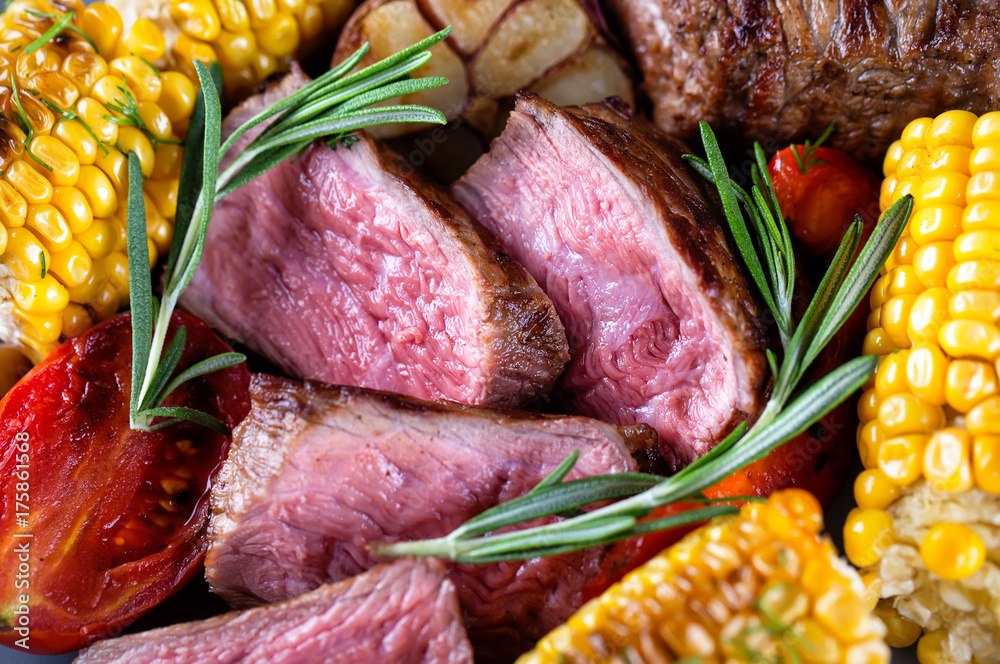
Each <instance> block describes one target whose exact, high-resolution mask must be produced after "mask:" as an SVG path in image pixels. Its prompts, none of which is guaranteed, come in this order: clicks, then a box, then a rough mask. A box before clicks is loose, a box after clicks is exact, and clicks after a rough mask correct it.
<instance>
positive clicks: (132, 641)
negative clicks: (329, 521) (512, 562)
mask: <svg viewBox="0 0 1000 664" xmlns="http://www.w3.org/2000/svg"><path fill="white" fill-rule="evenodd" d="M235 662H241V663H244V664H314V663H315V664H334V663H341V662H342V663H343V664H366V663H370V664H472V647H471V646H470V645H469V640H468V639H467V638H466V635H465V628H464V627H463V626H462V622H461V618H460V617H459V613H458V602H457V601H456V597H455V587H454V585H453V584H452V582H451V581H449V580H448V579H447V578H446V577H445V572H444V567H443V566H442V565H441V564H440V563H438V562H436V561H413V560H399V561H396V562H394V563H392V564H391V565H382V566H380V567H376V568H375V569H373V570H371V571H370V572H367V573H365V574H362V575H361V576H356V577H353V578H351V579H348V580H346V581H342V582H340V583H338V584H336V585H329V586H323V587H321V588H319V589H317V590H313V591H312V592H310V593H307V594H304V595H300V596H299V597H296V598H295V599H291V600H288V601H285V602H281V603H280V604H271V605H269V606H262V607H259V608H256V609H247V610H245V611H239V612H232V613H227V614H225V615H221V616H216V617H215V618H209V619H208V620H200V621H198V622H190V623H182V624H179V625H171V626H170V627H163V628H161V629H154V630H151V631H148V632H141V633H139V634H131V635H129V636H123V637H121V638H117V639H111V640H109V641H101V642H98V643H96V644H94V645H92V646H91V647H90V648H88V649H87V650H85V651H83V653H82V654H81V655H80V656H79V657H78V658H77V659H76V664H230V663H235Z"/></svg>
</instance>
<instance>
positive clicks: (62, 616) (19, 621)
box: [0, 313, 250, 653]
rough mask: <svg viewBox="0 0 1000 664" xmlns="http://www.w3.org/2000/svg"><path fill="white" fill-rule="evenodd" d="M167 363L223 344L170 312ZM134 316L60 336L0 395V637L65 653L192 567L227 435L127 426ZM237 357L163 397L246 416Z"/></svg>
mask: <svg viewBox="0 0 1000 664" xmlns="http://www.w3.org/2000/svg"><path fill="white" fill-rule="evenodd" d="M180 325H183V326H184V327H185V328H186V329H187V347H186V349H185V351H184V354H183V356H182V358H181V361H180V364H179V365H178V366H179V368H178V371H180V370H182V369H184V368H186V367H189V366H191V365H193V364H195V363H197V362H199V361H201V360H204V359H206V358H208V357H211V356H213V355H217V354H219V353H223V352H227V351H229V350H231V349H230V348H229V347H228V346H227V345H226V344H225V343H224V342H223V341H222V340H221V339H219V338H218V337H217V336H215V334H214V333H212V331H211V330H209V328H208V327H207V326H206V325H205V324H204V323H202V322H201V321H200V320H198V319H196V318H194V317H192V316H189V315H187V314H182V313H176V314H174V316H173V319H172V320H171V327H170V331H169V334H168V339H167V342H168V343H169V341H170V339H171V338H172V337H173V334H174V333H175V331H176V330H177V329H178V327H179V326H180ZM131 347H132V329H131V318H130V316H129V315H128V314H122V315H120V316H117V317H116V318H113V319H112V320H110V321H108V322H106V323H104V324H102V325H99V326H97V327H95V328H93V329H91V330H90V331H88V332H86V333H85V334H83V335H81V336H79V337H76V338H74V339H71V340H69V341H67V342H65V343H64V344H63V345H61V346H60V347H59V348H58V349H56V350H55V351H54V352H53V353H52V354H51V355H50V356H49V357H48V358H46V359H45V360H44V361H43V362H42V363H41V364H39V365H38V366H36V367H35V368H34V369H32V371H31V372H30V373H29V374H28V375H27V376H25V377H24V378H23V379H22V380H21V381H20V382H19V383H18V384H17V385H16V386H14V388H13V389H12V390H11V391H10V392H9V393H8V394H7V395H6V397H5V398H4V399H3V401H0V464H2V468H0V478H2V479H0V507H2V509H0V578H2V579H5V580H6V581H5V583H3V584H2V586H0V643H3V644H4V645H7V646H11V647H15V648H17V649H19V650H23V649H24V648H25V646H27V649H28V650H29V651H30V652H32V653H62V652H68V651H71V650H76V649H78V648H80V647H82V646H84V645H86V644H87V643H90V642H92V641H95V640H97V639H100V638H105V637H108V636H112V635H114V634H117V633H119V632H120V631H121V630H122V629H123V628H124V627H125V626H126V625H128V624H129V623H131V622H132V621H134V620H135V619H136V618H138V617H139V616H141V615H142V614H143V613H145V612H146V611H148V610H149V609H151V608H152V607H153V606H155V605H156V604H157V603H159V602H160V601H161V600H163V599H164V598H165V597H167V596H168V595H170V594H172V593H173V592H174V591H175V590H177V589H179V588H180V587H181V586H182V585H183V584H184V583H186V582H187V581H188V580H190V579H191V578H192V576H193V575H194V574H195V573H196V572H197V571H198V569H199V566H200V564H201V560H202V558H203V555H204V549H205V541H204V528H205V521H206V518H207V514H208V492H209V490H210V488H211V482H212V479H213V478H214V476H215V473H216V471H217V470H218V468H219V466H220V464H221V463H222V460H223V459H224V458H225V455H226V452H227V450H228V447H229V438H228V437H226V436H223V435H220V434H218V433H215V432H213V431H210V430H208V429H205V428H203V427H200V426H197V425H194V424H190V423H180V424H177V425H175V426H171V427H168V428H167V429H164V430H162V431H158V432H138V431H133V430H132V429H131V428H130V427H129V417H128V411H129V390H128V388H129V385H130V383H131V357H132V353H131ZM249 380H250V375H249V373H248V372H247V369H246V366H245V365H240V366H238V367H234V368H231V369H226V370H223V371H219V372H216V373H213V374H209V375H208V376H203V377H201V378H198V379H195V380H193V381H190V382H189V383H187V384H186V385H183V386H181V387H180V388H178V389H177V390H176V391H175V392H174V393H173V394H172V395H171V396H170V398H169V399H168V400H167V402H166V404H165V405H168V406H186V407H190V408H197V409H199V410H203V411H205V412H207V413H209V414H210V415H213V416H215V417H216V418H218V419H219V420H220V421H222V422H223V423H224V424H225V425H226V426H227V427H229V428H230V429H231V428H232V427H234V426H236V424H238V423H239V422H240V420H242V419H243V418H244V417H245V416H246V414H247V413H248V412H249V408H250V400H249V391H248V390H249Z"/></svg>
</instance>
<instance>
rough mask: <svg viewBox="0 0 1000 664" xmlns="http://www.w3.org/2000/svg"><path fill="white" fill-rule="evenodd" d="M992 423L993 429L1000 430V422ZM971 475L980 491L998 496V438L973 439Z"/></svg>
mask: <svg viewBox="0 0 1000 664" xmlns="http://www.w3.org/2000/svg"><path fill="white" fill-rule="evenodd" d="M993 422H994V427H996V428H1000V422H997V420H993ZM972 474H973V476H974V477H975V480H976V486H978V487H979V488H980V489H982V490H983V491H985V492H987V493H992V494H1000V436H996V435H979V436H976V437H975V438H973V440H972Z"/></svg>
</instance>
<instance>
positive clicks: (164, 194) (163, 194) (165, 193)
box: [145, 179, 180, 219]
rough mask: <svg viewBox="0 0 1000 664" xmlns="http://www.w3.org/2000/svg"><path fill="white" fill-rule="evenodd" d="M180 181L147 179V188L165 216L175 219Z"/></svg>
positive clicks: (157, 207) (147, 191)
mask: <svg viewBox="0 0 1000 664" xmlns="http://www.w3.org/2000/svg"><path fill="white" fill-rule="evenodd" d="M179 185H180V181H179V180H177V179H172V180H147V181H146V186H145V190H146V193H147V194H149V197H150V198H151V199H152V200H153V203H154V204H155V205H156V209H157V210H159V211H160V214H162V215H163V216H164V217H167V218H169V219H173V218H174V217H175V216H176V215H177V190H178V187H179Z"/></svg>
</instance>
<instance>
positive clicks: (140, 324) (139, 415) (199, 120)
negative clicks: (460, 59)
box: [109, 28, 451, 433]
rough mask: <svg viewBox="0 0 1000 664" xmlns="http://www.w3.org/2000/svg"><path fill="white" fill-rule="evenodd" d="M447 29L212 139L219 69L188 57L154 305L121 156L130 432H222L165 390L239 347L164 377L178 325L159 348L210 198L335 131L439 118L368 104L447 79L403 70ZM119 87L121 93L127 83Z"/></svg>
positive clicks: (133, 178)
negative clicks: (172, 210) (191, 426)
mask: <svg viewBox="0 0 1000 664" xmlns="http://www.w3.org/2000/svg"><path fill="white" fill-rule="evenodd" d="M450 32H451V29H450V28H448V29H445V30H442V31H441V32H439V33H437V34H435V35H433V36H431V37H428V38H427V39H424V40H423V41H421V42H419V43H417V44H414V45H413V46H411V47H410V48H407V49H405V50H403V51H401V52H400V53H397V54H396V55H394V56H391V57H389V58H387V59H385V60H382V61H381V62H378V63H376V64H374V65H372V66H370V67H367V68H365V69H364V70H362V71H360V72H358V73H356V74H352V75H350V76H348V75H347V74H348V72H349V71H350V70H351V69H353V68H354V67H355V66H356V65H357V64H358V63H359V62H360V61H361V59H362V58H364V56H365V55H366V54H367V52H368V45H367V44H366V45H364V46H362V47H361V48H360V49H359V50H358V51H357V52H355V53H354V54H353V55H352V56H351V57H350V58H348V59H347V60H346V61H345V62H344V63H342V64H341V65H340V66H338V67H336V68H335V69H333V70H332V71H330V72H328V73H327V74H324V75H323V76H321V77H319V78H317V79H316V80H315V81H313V82H311V83H309V84H308V85H306V86H305V87H303V88H302V89H301V90H299V91H297V92H295V93H293V94H291V95H289V96H288V97H286V98H285V99H283V100H281V101H280V102H278V103H277V104H276V105H275V106H272V107H271V108H269V109H267V110H265V111H263V112H262V113H260V114H259V115H257V116H256V117H255V118H253V119H252V120H250V121H249V122H248V123H246V124H245V125H243V126H242V127H241V128H240V129H238V130H237V131H236V132H235V133H234V134H233V135H232V136H230V138H229V139H228V140H227V141H226V142H225V143H223V144H221V145H220V142H221V140H220V139H221V133H222V129H221V115H222V108H221V104H220V101H219V90H220V89H221V69H220V68H219V67H218V65H213V66H212V68H211V70H210V69H209V68H207V67H205V66H204V65H203V64H202V63H200V62H196V63H195V69H196V70H197V73H198V79H199V82H200V83H201V89H202V92H201V94H200V95H199V100H198V104H197V105H196V108H195V113H194V115H193V116H192V118H191V122H190V127H189V129H188V140H187V146H186V149H185V155H184V162H183V165H182V169H181V182H180V191H181V196H180V199H179V200H178V204H177V217H176V219H175V224H174V239H173V243H172V244H171V247H170V254H169V256H168V259H167V268H166V272H165V274H164V280H163V283H164V288H163V297H162V299H161V300H160V301H159V302H156V301H155V300H154V298H153V296H152V286H151V283H150V276H149V271H148V269H147V266H148V265H149V256H148V252H147V247H146V235H145V225H146V216H145V210H144V207H143V197H142V172H141V169H140V167H139V160H138V157H137V156H136V155H135V153H134V152H130V153H129V207H128V233H129V241H128V254H129V273H130V274H129V278H130V296H131V300H132V344H133V345H132V362H133V363H132V394H131V401H130V411H129V419H130V424H131V426H132V428H133V429H138V430H145V431H151V430H155V429H159V428H163V427H164V426H169V425H171V424H174V423H176V422H179V421H181V420H187V421H192V422H196V423H198V424H201V425H204V426H207V427H209V428H212V429H216V430H219V431H222V432H223V433H225V431H226V430H225V427H224V426H223V425H222V423H221V422H219V421H218V420H216V419H215V418H213V417H211V416H209V415H207V414H205V413H202V412H200V411H195V410H191V409H186V408H165V407H163V406H162V404H163V402H164V400H165V399H166V398H167V397H168V396H169V395H170V393H171V392H172V391H173V390H174V389H176V388H177V387H178V386H179V385H181V384H183V383H184V382H185V381H187V380H190V379H191V378H194V377H196V376H201V375H204V374H207V373H211V372H213V371H217V370H219V369H222V368H225V367H230V366H234V365H236V364H240V363H242V362H244V361H245V360H246V358H245V357H244V356H243V355H240V354H238V353H225V354H223V355H218V356H216V357H213V358H210V359H208V360H205V361H204V362H201V363H200V364H197V365H195V366H193V367H191V368H189V369H187V370H186V371H184V372H182V373H181V374H180V375H178V376H176V377H174V378H173V379H171V375H172V374H173V372H174V370H175V369H176V367H177V363H178V361H179V359H180V355H181V352H182V351H183V348H184V341H185V336H186V334H185V331H184V329H183V328H181V329H180V330H178V332H177V334H176V335H175V336H174V339H173V341H172V342H171V344H170V346H169V347H168V348H167V350H166V352H164V345H165V343H166V334H167V328H168V326H169V324H170V317H171V315H172V314H173V311H174V309H175V307H176V306H177V301H178V299H179V298H180V295H181V293H182V292H183V290H184V289H185V288H186V287H187V285H188V283H190V281H191V279H192V278H193V277H194V273H195V270H196V269H197V267H198V262H199V260H200V259H201V254H202V251H203V249H204V246H205V235H206V233H207V231H208V223H209V219H210V218H211V216H212V209H213V207H214V206H215V204H216V202H217V201H218V200H220V199H221V198H222V197H223V196H225V195H226V194H228V193H230V192H232V191H234V190H236V189H237V188H238V187H240V186H242V185H243V184H246V183H247V182H249V181H250V180H252V179H253V178H255V177H257V176H258V175H260V174H262V173H264V172H265V171H267V170H269V169H270V168H272V167H274V166H276V165H278V164H279V163H281V162H282V161H284V159H285V158H286V157H289V156H291V155H294V154H296V153H298V152H300V151H302V150H304V149H305V148H307V147H309V145H311V144H312V142H313V141H314V140H316V139H324V140H326V139H329V138H330V137H342V136H344V135H345V134H346V133H347V132H350V131H352V130H354V129H360V128H362V127H367V126H370V125H374V124H383V123H394V122H432V123H436V124H444V123H445V118H444V115H443V114H442V113H440V112H439V111H436V110H434V109H431V108H426V107H423V106H378V107H375V108H368V106H372V105H375V104H379V103H381V102H384V101H386V100H387V99H391V98H393V97H396V96H399V95H405V94H410V93H413V92H416V91H418V90H425V89H427V88H431V87H436V86H439V85H443V84H445V83H446V82H447V80H446V79H443V78H421V79H412V78H410V76H409V72H411V71H413V70H414V69H416V68H417V67H420V66H421V65H422V64H423V63H425V62H426V61H427V58H429V57H430V54H429V53H428V52H427V50H428V49H429V48H431V47H432V46H433V45H434V44H436V43H438V42H440V41H441V40H443V39H444V38H446V37H447V36H448V35H449V34H450ZM124 87H125V89H126V91H127V89H128V86H127V85H126V86H124ZM128 98H129V95H128V93H127V92H126V106H122V107H121V108H120V109H112V110H115V111H116V112H118V113H121V114H122V115H123V116H124V118H126V119H128V118H130V117H131V116H132V114H131V113H130V112H129V108H127V104H128ZM109 108H110V106H109ZM140 120H141V119H140ZM265 121H270V124H269V125H268V126H267V127H266V128H264V130H263V131H261V132H260V133H259V134H258V135H257V136H256V137H254V139H253V140H252V141H250V143H249V145H247V146H244V147H241V148H240V153H239V155H238V156H236V157H235V159H234V160H233V163H232V165H230V166H229V167H228V168H226V169H225V170H224V171H222V172H221V173H220V162H221V161H222V160H223V158H224V156H225V155H226V154H227V153H228V152H230V151H231V150H232V149H233V148H234V147H235V145H236V142H237V140H238V139H239V138H240V137H241V136H244V135H246V132H247V131H249V130H250V129H252V128H254V127H256V126H258V125H260V124H261V123H263V122H265ZM154 312H155V321H154ZM158 417H165V418H168V419H167V420H165V421H161V422H160V423H157V424H155V425H154V424H153V420H154V419H155V418H158Z"/></svg>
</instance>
